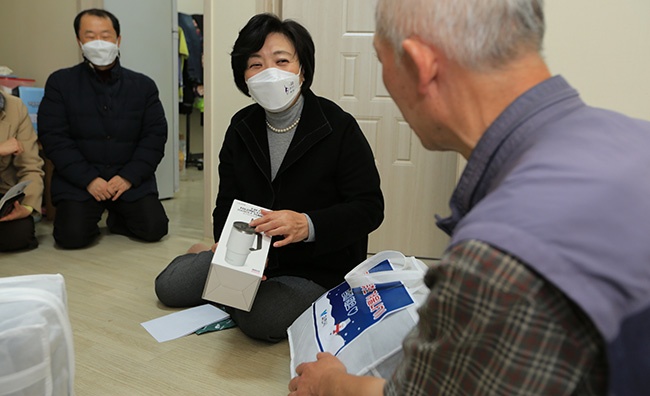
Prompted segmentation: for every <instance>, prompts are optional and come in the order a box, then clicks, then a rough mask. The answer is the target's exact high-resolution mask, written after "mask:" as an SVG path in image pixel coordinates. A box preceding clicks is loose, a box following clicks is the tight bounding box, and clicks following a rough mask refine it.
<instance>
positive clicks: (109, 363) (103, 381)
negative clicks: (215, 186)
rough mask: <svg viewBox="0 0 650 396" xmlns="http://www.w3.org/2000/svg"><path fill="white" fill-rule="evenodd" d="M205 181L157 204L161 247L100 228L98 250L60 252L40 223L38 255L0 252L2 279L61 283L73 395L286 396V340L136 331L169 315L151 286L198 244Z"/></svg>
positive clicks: (185, 176) (191, 174) (184, 184)
mask: <svg viewBox="0 0 650 396" xmlns="http://www.w3.org/2000/svg"><path fill="white" fill-rule="evenodd" d="M202 178H203V174H202V172H200V171H198V170H196V169H195V168H190V169H187V170H184V171H183V172H182V173H181V188H180V191H179V192H178V193H177V194H176V195H175V197H174V199H170V200H165V201H163V204H164V206H165V209H166V210H167V215H168V217H169V219H170V230H169V235H167V236H166V237H165V238H163V240H162V241H160V242H157V243H141V242H137V241H135V240H131V239H129V238H127V237H124V236H120V235H112V234H109V233H108V232H107V230H106V228H105V225H104V224H103V223H101V227H102V228H101V231H102V235H101V236H100V238H99V240H98V241H97V243H96V244H94V245H93V246H91V247H88V248H86V249H81V250H71V251H66V250H61V249H58V248H57V247H55V246H54V240H53V238H52V223H51V222H49V221H47V220H45V219H44V220H43V221H41V222H40V223H38V224H37V228H36V232H37V235H38V239H39V242H40V246H39V247H38V248H37V249H35V250H32V251H27V252H20V253H13V254H2V253H0V276H3V277H4V276H15V275H27V274H42V273H60V274H62V275H63V276H64V278H65V281H66V286H67V292H68V307H69V315H70V321H71V323H72V327H73V331H74V348H75V361H76V375H75V390H76V394H77V395H79V396H86V395H118V396H121V395H128V396H133V395H160V396H166V395H183V396H185V395H202V396H203V395H265V396H273V395H286V394H287V393H288V391H287V384H288V381H289V346H288V343H287V342H286V341H284V342H282V343H279V344H266V343H262V342H257V341H254V340H251V339H249V338H247V337H245V336H244V335H243V334H242V333H241V332H240V331H239V329H237V328H234V329H229V330H223V331H219V332H214V333H207V334H203V335H201V336H197V335H190V336H187V337H184V338H181V339H177V340H173V341H168V342H165V343H158V342H157V341H156V340H155V339H154V338H153V337H151V335H149V333H147V331H146V330H145V329H144V328H143V327H142V326H141V325H140V323H142V322H144V321H147V320H150V319H154V318H158V317H160V316H163V315H165V314H168V313H171V312H172V311H173V310H170V309H168V308H165V307H163V306H161V305H160V304H159V303H158V301H157V299H156V296H155V294H154V290H153V282H154V278H155V277H156V275H157V274H158V273H159V272H160V271H161V270H162V269H163V268H164V267H165V266H166V264H167V263H169V261H170V260H171V259H172V258H173V257H175V256H176V255H178V254H180V253H182V252H184V251H185V250H186V249H187V248H188V247H189V246H190V245H192V244H193V243H195V242H199V241H201V240H202V227H203V225H202V224H203V223H202V221H203V220H202V208H203V202H202V196H203V181H202ZM204 242H206V243H210V241H209V240H204Z"/></svg>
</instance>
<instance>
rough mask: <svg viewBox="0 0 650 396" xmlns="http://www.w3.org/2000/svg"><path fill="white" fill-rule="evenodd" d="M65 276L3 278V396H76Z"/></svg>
mask: <svg viewBox="0 0 650 396" xmlns="http://www.w3.org/2000/svg"><path fill="white" fill-rule="evenodd" d="M73 383H74V350H73V341H72V329H71V327H70V321H69V318H68V311H67V297H66V291H65V281H64V279H63V276H61V275H59V274H57V275H26V276H16V277H7V278H0V395H2V396H5V395H12V396H13V395H21V396H28V395H35V396H36V395H38V396H42V395H46V396H50V395H55V396H58V395H73V394H74V387H73Z"/></svg>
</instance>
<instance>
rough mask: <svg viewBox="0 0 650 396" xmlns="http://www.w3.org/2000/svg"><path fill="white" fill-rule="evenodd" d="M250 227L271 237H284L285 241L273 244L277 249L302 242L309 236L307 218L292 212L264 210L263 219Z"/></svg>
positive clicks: (251, 223) (256, 220)
mask: <svg viewBox="0 0 650 396" xmlns="http://www.w3.org/2000/svg"><path fill="white" fill-rule="evenodd" d="M250 226H251V227H255V232H263V233H264V234H266V235H268V236H271V237H274V236H278V235H282V236H283V237H284V239H282V240H279V241H277V242H275V243H274V244H273V247H276V248H277V247H282V246H286V245H288V244H290V243H294V242H302V241H304V240H305V239H306V238H307V237H308V236H309V222H308V221H307V217H306V216H305V215H304V214H302V213H298V212H294V211H292V210H273V211H271V210H262V217H260V218H257V219H255V220H253V221H251V222H250Z"/></svg>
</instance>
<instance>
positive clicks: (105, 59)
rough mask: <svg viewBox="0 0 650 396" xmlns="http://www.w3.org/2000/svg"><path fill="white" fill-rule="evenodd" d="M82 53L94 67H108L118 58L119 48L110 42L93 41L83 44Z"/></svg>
mask: <svg viewBox="0 0 650 396" xmlns="http://www.w3.org/2000/svg"><path fill="white" fill-rule="evenodd" d="M81 52H83V54H84V57H86V59H88V60H89V61H90V63H92V64H93V65H96V66H108V65H110V64H111V63H113V62H114V61H115V58H117V54H118V52H119V48H118V47H117V44H115V43H111V42H110V41H104V40H93V41H89V42H87V43H86V44H83V45H82V46H81Z"/></svg>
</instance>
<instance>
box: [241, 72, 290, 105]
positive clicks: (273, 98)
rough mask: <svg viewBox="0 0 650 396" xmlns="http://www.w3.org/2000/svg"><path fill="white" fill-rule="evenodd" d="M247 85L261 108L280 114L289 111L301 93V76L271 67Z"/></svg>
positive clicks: (258, 74)
mask: <svg viewBox="0 0 650 396" xmlns="http://www.w3.org/2000/svg"><path fill="white" fill-rule="evenodd" d="M246 85H248V92H249V93H250V94H251V96H252V97H253V99H254V100H255V101H256V102H257V103H258V104H259V105H260V106H262V107H264V108H265V109H266V110H268V111H270V112H273V113H278V112H280V111H284V110H286V109H288V108H289V106H291V104H292V103H293V101H294V99H296V97H297V96H298V94H299V93H300V75H299V74H293V73H291V72H288V71H284V70H280V69H276V68H274V67H270V68H268V69H264V70H262V71H261V72H259V73H257V74H256V75H254V76H253V77H251V78H249V79H248V80H246Z"/></svg>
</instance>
